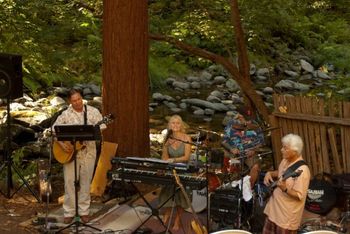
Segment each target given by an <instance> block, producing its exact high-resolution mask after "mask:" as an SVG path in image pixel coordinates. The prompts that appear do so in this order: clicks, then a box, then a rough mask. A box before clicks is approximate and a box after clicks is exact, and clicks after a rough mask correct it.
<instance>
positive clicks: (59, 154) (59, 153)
mask: <svg viewBox="0 0 350 234" xmlns="http://www.w3.org/2000/svg"><path fill="white" fill-rule="evenodd" d="M113 120H114V117H113V115H112V114H108V115H106V116H104V117H103V118H102V120H101V121H99V122H98V123H97V124H96V125H95V126H99V125H101V124H109V123H111V122H112V121H113ZM63 143H64V144H71V142H70V141H63ZM84 147H85V145H84V144H82V142H80V141H77V142H76V143H75V150H76V151H79V150H81V149H83V148H84ZM52 153H53V155H54V157H55V159H56V160H57V161H58V162H59V163H62V164H64V163H68V162H70V161H72V159H73V153H74V150H73V149H72V150H71V151H69V152H66V151H64V150H63V148H62V146H61V145H60V143H59V142H58V141H54V142H53V146H52Z"/></svg>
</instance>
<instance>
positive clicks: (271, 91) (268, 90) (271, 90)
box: [263, 87, 275, 94]
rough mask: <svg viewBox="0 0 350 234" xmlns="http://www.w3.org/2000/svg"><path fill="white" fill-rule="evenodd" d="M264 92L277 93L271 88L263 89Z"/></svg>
mask: <svg viewBox="0 0 350 234" xmlns="http://www.w3.org/2000/svg"><path fill="white" fill-rule="evenodd" d="M263 92H264V93H266V94H273V93H274V92H275V91H274V90H273V88H271V87H265V88H264V89H263Z"/></svg>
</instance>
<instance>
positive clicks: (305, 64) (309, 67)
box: [300, 59, 315, 73]
mask: <svg viewBox="0 0 350 234" xmlns="http://www.w3.org/2000/svg"><path fill="white" fill-rule="evenodd" d="M300 65H301V68H302V69H303V70H304V71H307V72H310V73H312V72H313V71H314V70H315V69H314V67H313V66H312V65H311V64H310V63H308V62H306V61H305V60H304V59H301V60H300Z"/></svg>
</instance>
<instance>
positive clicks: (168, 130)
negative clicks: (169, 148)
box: [164, 129, 173, 143]
mask: <svg viewBox="0 0 350 234" xmlns="http://www.w3.org/2000/svg"><path fill="white" fill-rule="evenodd" d="M172 137H173V130H172V129H167V133H166V136H165V139H164V143H165V142H167V140H169V139H170V138H172Z"/></svg>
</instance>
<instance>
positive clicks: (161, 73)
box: [148, 56, 188, 91]
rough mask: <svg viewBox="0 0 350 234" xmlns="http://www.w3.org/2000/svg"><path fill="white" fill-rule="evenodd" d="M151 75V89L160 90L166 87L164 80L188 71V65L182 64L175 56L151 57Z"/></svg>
mask: <svg viewBox="0 0 350 234" xmlns="http://www.w3.org/2000/svg"><path fill="white" fill-rule="evenodd" d="M148 66H149V71H150V73H149V76H150V88H151V90H153V91H155V90H159V89H162V88H164V87H165V83H164V80H165V79H166V78H169V77H170V76H182V75H185V74H187V73H188V67H187V66H186V65H185V64H182V63H180V62H178V61H176V59H175V58H174V57H171V56H166V57H155V56H151V57H150V58H149V63H148Z"/></svg>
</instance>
